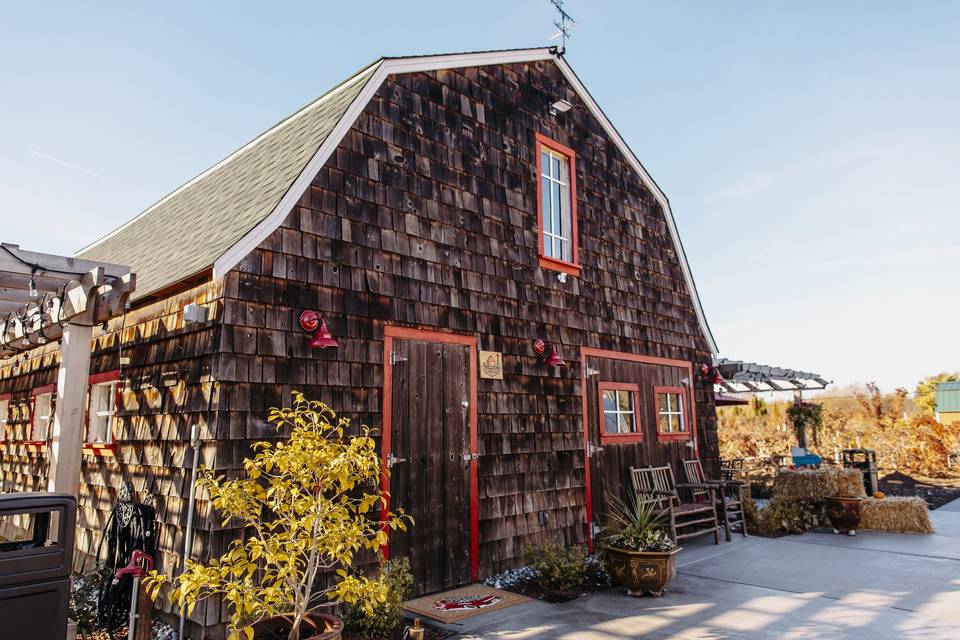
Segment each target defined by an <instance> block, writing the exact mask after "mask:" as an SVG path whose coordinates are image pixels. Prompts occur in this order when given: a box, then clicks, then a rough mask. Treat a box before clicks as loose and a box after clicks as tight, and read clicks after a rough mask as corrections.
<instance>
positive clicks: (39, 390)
mask: <svg viewBox="0 0 960 640" xmlns="http://www.w3.org/2000/svg"><path fill="white" fill-rule="evenodd" d="M56 390H57V385H55V384H45V385H43V386H42V387H34V388H33V389H31V390H30V397H31V398H36V397H37V396H42V395H43V394H45V393H53V392H54V391H56ZM31 417H32V416H31Z"/></svg>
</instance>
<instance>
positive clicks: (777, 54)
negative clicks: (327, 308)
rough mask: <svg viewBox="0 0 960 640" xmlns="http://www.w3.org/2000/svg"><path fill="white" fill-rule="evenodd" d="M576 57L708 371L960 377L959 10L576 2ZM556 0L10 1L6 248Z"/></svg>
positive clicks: (3, 130)
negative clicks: (764, 367) (679, 257)
mask: <svg viewBox="0 0 960 640" xmlns="http://www.w3.org/2000/svg"><path fill="white" fill-rule="evenodd" d="M565 8H566V9H567V10H568V11H569V13H571V14H572V15H573V16H574V18H576V19H577V20H578V23H579V24H578V26H577V27H576V28H575V30H574V39H573V41H572V42H571V43H570V47H569V52H568V59H569V61H570V63H571V64H572V65H573V67H574V69H575V70H576V71H577V73H578V74H579V75H580V77H581V79H582V80H583V81H584V82H585V84H586V85H587V87H588V88H589V89H590V91H591V92H592V93H593V95H594V97H595V98H596V99H597V100H598V102H599V103H600V104H601V106H602V107H603V108H604V110H605V111H606V112H607V114H608V115H609V116H610V118H611V119H612V120H613V122H614V123H615V124H616V126H617V128H618V129H619V130H620V132H621V133H622V134H623V136H624V137H625V138H626V140H627V142H628V143H629V144H630V145H631V147H632V148H633V149H634V151H635V152H636V154H637V155H638V156H639V157H640V159H641V161H643V163H644V164H645V165H646V167H647V169H648V170H649V171H650V172H651V174H652V175H653V176H654V178H655V179H656V180H657V182H658V183H659V184H660V186H661V187H662V188H663V189H664V190H665V191H666V193H667V195H668V196H669V197H670V200H671V203H672V207H673V210H674V213H675V216H676V218H677V222H678V225H679V228H680V231H681V235H682V238H683V242H684V245H685V247H686V250H687V253H688V256H689V259H690V262H691V266H692V268H693V272H694V276H695V278H696V280H697V284H698V287H699V289H700V295H701V298H702V300H703V304H704V307H705V309H706V312H707V316H708V319H709V322H710V324H711V326H712V328H713V331H714V334H715V336H716V339H717V342H718V343H719V345H720V349H721V352H722V355H725V356H728V357H731V358H738V359H747V360H754V361H761V362H768V363H771V364H777V365H782V366H789V367H793V368H799V369H806V370H813V371H817V372H822V373H823V374H824V375H826V376H827V377H829V378H831V379H833V380H836V381H837V382H838V383H843V384H847V383H852V382H866V381H870V380H876V381H878V382H879V383H880V384H881V386H882V387H884V388H886V389H892V388H893V387H895V386H899V385H903V386H907V387H908V388H910V389H911V390H912V388H913V386H914V384H915V383H916V381H917V380H918V379H919V378H920V377H921V376H923V375H926V374H932V373H936V372H939V371H941V370H957V369H958V368H960V339H958V336H957V325H958V322H960V286H958V283H960V277H958V274H960V264H958V263H960V205H958V202H960V38H958V37H957V35H956V34H957V33H960V3H956V2H953V3H951V2H931V1H928V2H923V3H902V2H891V3H887V2H845V3H834V2H803V3H786V2H725V3H719V2H693V1H690V2H669V3H667V2H664V3H649V2H598V1H596V0H595V1H594V2H584V1H579V0H567V2H566V4H565ZM552 19H553V15H552V11H551V6H550V4H549V2H548V0H512V1H499V0H498V1H490V2H471V3H460V2H450V1H445V2H417V1H408V2H402V3H401V2H382V3H381V2H366V3H362V4H360V3H332V2H331V3H324V2H303V3H294V2H290V3H281V2H271V3H261V2H229V3H228V2H203V3H175V2H164V3H151V4H147V3H130V2H124V3H119V2H117V3H109V2H101V3H22V2H21V3H13V2H7V3H5V7H4V9H3V18H2V20H0V81H2V87H3V92H2V94H0V95H2V96H3V99H2V100H0V215H2V219H3V237H2V239H3V240H4V241H7V242H18V243H20V244H21V245H22V246H24V247H29V248H32V249H37V250H43V251H53V252H62V253H71V252H73V251H75V250H76V249H78V248H80V247H81V246H83V245H85V244H87V243H88V242H90V241H92V240H94V239H96V238H97V237H99V236H100V235H102V234H104V233H106V232H108V231H110V230H111V229H113V228H114V227H116V226H117V225H119V224H120V223H122V222H124V221H125V220H127V219H129V218H130V217H132V216H133V215H135V214H137V213H139V212H140V211H141V210H143V209H144V208H145V207H147V206H148V205H150V204H151V203H152V202H154V201H155V200H157V199H159V198H160V197H162V196H163V195H164V194H166V193H168V192H169V191H171V190H172V189H174V188H176V187H177V186H179V185H180V184H181V183H183V182H184V181H186V180H187V179H189V178H190V177H192V176H193V175H195V174H197V173H199V172H201V171H202V170H204V169H205V168H206V167H208V166H210V165H211V164H213V163H214V162H216V161H217V160H219V159H221V158H222V157H224V156H225V155H227V154H228V153H229V152H230V151H232V150H233V149H235V148H236V147H238V146H240V145H242V144H243V143H245V142H246V141H248V140H249V139H251V138H252V137H253V136H255V135H256V134H257V133H259V132H260V131H262V130H264V129H266V128H267V127H269V126H270V125H272V124H273V123H275V122H276V121H278V120H280V119H281V118H282V117H284V116H285V115H287V114H289V113H291V112H292V111H294V110H296V109H297V108H299V107H300V106H302V105H303V104H305V103H307V102H309V101H310V100H312V99H313V98H315V97H316V96H317V95H319V94H320V93H322V92H323V91H325V90H326V89H327V88H328V87H330V86H332V85H334V84H336V83H337V82H339V81H340V80H342V79H343V78H344V77H346V76H348V75H349V74H351V73H352V72H353V71H355V70H357V69H358V68H360V67H362V66H364V65H366V64H368V63H369V62H371V61H372V60H374V59H375V58H377V57H378V56H380V55H405V54H419V53H436V52H451V51H469V50H479V49H496V48H510V47H526V46H538V45H542V44H548V42H547V40H546V36H547V35H548V34H549V33H550V32H551V31H552V26H551V21H552Z"/></svg>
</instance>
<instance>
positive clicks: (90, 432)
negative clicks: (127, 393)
mask: <svg viewBox="0 0 960 640" xmlns="http://www.w3.org/2000/svg"><path fill="white" fill-rule="evenodd" d="M115 394H116V387H115V383H112V382H111V383H106V384H95V385H93V386H92V387H90V406H89V407H88V410H87V437H86V441H87V442H98V443H107V442H110V441H111V437H110V435H111V433H110V426H111V424H112V416H113V412H114V403H115V398H116V395H115Z"/></svg>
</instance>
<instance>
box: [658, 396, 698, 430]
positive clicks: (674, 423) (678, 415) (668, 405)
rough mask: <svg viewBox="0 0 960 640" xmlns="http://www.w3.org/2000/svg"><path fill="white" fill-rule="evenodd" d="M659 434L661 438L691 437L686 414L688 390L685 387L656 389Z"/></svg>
mask: <svg viewBox="0 0 960 640" xmlns="http://www.w3.org/2000/svg"><path fill="white" fill-rule="evenodd" d="M654 394H655V395H656V398H657V433H658V434H659V435H660V436H675V437H686V436H688V435H689V428H688V425H687V414H686V404H687V403H686V397H687V394H686V390H685V389H684V388H683V387H656V388H655V389H654Z"/></svg>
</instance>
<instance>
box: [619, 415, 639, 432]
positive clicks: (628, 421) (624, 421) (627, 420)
mask: <svg viewBox="0 0 960 640" xmlns="http://www.w3.org/2000/svg"><path fill="white" fill-rule="evenodd" d="M619 416H620V433H633V432H634V431H636V429H634V426H633V414H632V413H621V414H619Z"/></svg>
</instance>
